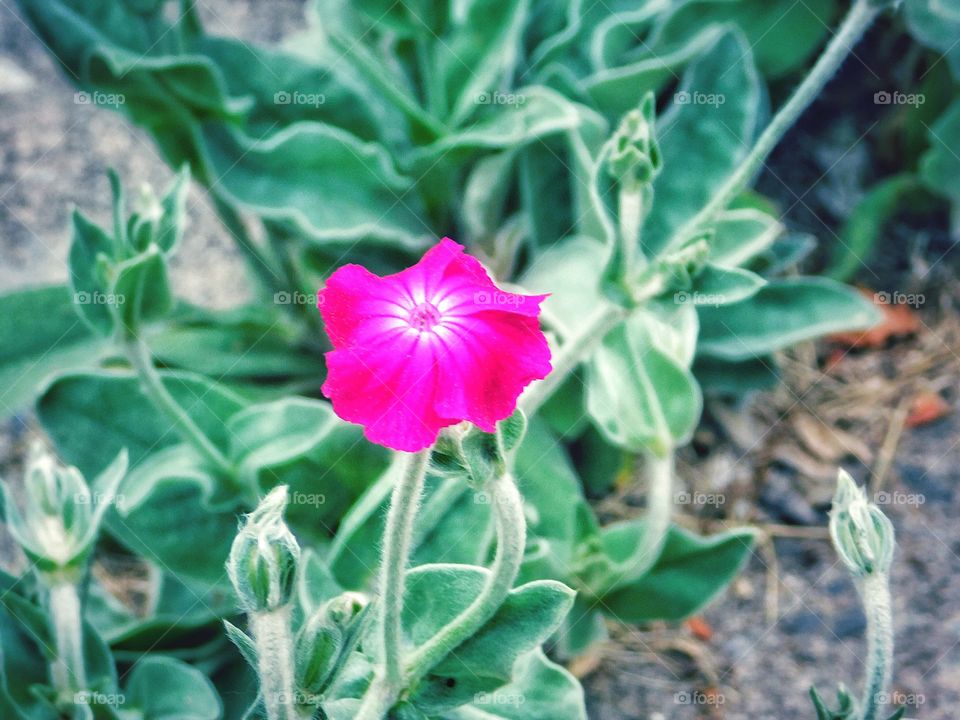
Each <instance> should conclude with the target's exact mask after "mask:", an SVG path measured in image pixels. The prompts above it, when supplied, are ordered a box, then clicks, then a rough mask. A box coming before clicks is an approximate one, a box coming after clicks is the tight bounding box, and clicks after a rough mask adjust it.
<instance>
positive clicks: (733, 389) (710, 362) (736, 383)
mask: <svg viewBox="0 0 960 720" xmlns="http://www.w3.org/2000/svg"><path fill="white" fill-rule="evenodd" d="M693 374H694V377H696V378H697V382H698V383H700V386H701V387H702V388H703V391H704V393H706V394H707V395H710V394H714V395H720V396H724V397H730V398H736V399H738V400H740V399H742V398H743V397H745V396H746V395H748V394H749V393H751V392H755V391H757V390H769V389H771V388H774V387H776V386H777V383H778V382H779V381H780V366H779V365H778V364H777V361H776V359H775V358H774V357H773V356H761V357H757V358H751V359H750V360H741V361H731V360H722V359H720V358H716V357H711V356H709V355H701V356H699V357H698V358H697V359H696V360H695V361H694V363H693Z"/></svg>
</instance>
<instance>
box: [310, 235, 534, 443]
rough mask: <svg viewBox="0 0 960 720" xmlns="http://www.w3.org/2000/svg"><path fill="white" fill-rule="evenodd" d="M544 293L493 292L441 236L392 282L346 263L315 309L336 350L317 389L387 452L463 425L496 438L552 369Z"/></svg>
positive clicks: (479, 270)
mask: <svg viewBox="0 0 960 720" xmlns="http://www.w3.org/2000/svg"><path fill="white" fill-rule="evenodd" d="M545 297H546V295H520V294H516V293H508V292H504V291H503V290H500V289H499V288H497V286H496V285H494V284H493V282H492V281H491V280H490V277H489V275H487V273H486V271H485V270H484V269H483V266H482V265H481V264H480V263H479V262H478V261H477V260H476V259H475V258H473V257H471V256H469V255H466V254H465V253H464V251H463V246H461V245H459V244H457V243H455V242H454V241H452V240H450V239H449V238H444V239H443V240H441V241H440V242H439V243H438V244H437V245H435V246H434V247H433V248H431V249H430V250H428V251H427V253H426V254H425V255H424V256H423V258H422V259H421V260H420V262H418V263H417V264H416V265H414V266H413V267H410V268H407V269H406V270H403V271H401V272H398V273H395V274H394V275H387V276H386V277H379V276H377V275H374V274H373V273H371V272H369V271H368V270H367V269H366V268H364V267H361V266H360V265H344V266H343V267H341V268H339V269H338V270H337V271H336V272H334V273H333V275H331V276H330V279H329V280H328V281H327V284H326V287H324V288H323V290H321V291H320V295H319V298H318V302H317V305H318V307H319V308H320V312H321V314H322V316H323V320H324V323H325V325H326V329H327V334H328V335H329V336H330V340H331V342H332V343H333V347H334V349H333V350H332V351H331V352H328V353H327V354H326V358H327V380H326V382H325V383H324V384H323V394H324V395H326V396H327V397H328V398H330V400H331V401H332V402H333V409H334V412H336V413H337V415H339V416H340V417H341V418H343V419H344V420H348V421H350V422H354V423H358V424H360V425H363V426H364V434H365V435H366V436H367V438H368V439H369V440H370V441H372V442H375V443H378V444H380V445H386V446H387V447H390V448H393V449H394V450H404V451H407V452H415V451H417V450H422V449H424V448H426V447H429V446H430V445H432V444H433V443H434V441H436V439H437V435H438V433H439V432H440V430H442V429H443V428H445V427H447V426H449V425H455V424H456V423H458V422H461V421H463V420H467V421H469V422H471V423H474V424H475V425H477V426H478V427H479V428H481V429H482V430H485V431H487V432H493V430H494V425H495V423H496V422H497V421H498V420H502V419H504V418H505V417H507V416H509V415H510V414H511V413H512V412H513V411H514V410H515V409H516V405H517V398H518V397H519V395H520V392H521V391H522V390H523V388H524V387H526V386H527V385H528V384H529V383H531V382H533V381H534V380H538V379H541V378H544V377H546V375H547V373H549V372H550V369H551V368H550V349H549V347H548V346H547V341H546V338H545V337H544V336H543V332H541V330H540V325H539V322H538V320H537V317H538V315H539V314H540V303H541V302H542V301H543V299H544V298H545Z"/></svg>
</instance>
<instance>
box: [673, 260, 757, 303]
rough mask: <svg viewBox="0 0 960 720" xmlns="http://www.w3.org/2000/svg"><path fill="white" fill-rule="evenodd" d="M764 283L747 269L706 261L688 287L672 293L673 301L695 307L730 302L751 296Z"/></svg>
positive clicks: (736, 301)
mask: <svg viewBox="0 0 960 720" xmlns="http://www.w3.org/2000/svg"><path fill="white" fill-rule="evenodd" d="M766 284H767V281H766V280H764V279H763V278H762V277H760V276H759V275H757V274H756V273H752V272H750V271H749V270H744V269H743V268H730V267H726V268H725V267H721V266H720V265H713V264H712V263H707V264H706V265H705V266H704V267H703V269H702V270H701V271H700V272H699V274H698V275H697V276H696V278H695V279H694V281H693V287H692V288H691V290H690V291H689V292H687V291H679V292H677V293H675V294H674V300H675V302H682V303H684V304H686V303H691V304H692V305H694V306H698V307H699V306H701V305H706V306H712V307H717V306H719V305H730V304H731V303H738V302H741V301H742V300H746V299H747V298H751V297H753V296H754V295H756V294H757V291H758V290H760V288H762V287H763V286H764V285H766Z"/></svg>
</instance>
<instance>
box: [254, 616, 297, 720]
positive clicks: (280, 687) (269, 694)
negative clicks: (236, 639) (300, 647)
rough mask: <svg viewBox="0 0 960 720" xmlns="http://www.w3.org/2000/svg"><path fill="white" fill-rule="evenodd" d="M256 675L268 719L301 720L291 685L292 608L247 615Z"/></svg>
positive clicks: (292, 678) (292, 662)
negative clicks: (255, 658)
mask: <svg viewBox="0 0 960 720" xmlns="http://www.w3.org/2000/svg"><path fill="white" fill-rule="evenodd" d="M249 617H250V632H251V634H252V635H253V642H254V645H255V646H256V649H257V674H258V675H259V677H260V694H261V696H262V697H263V707H264V710H265V712H266V716H267V720H300V718H301V712H300V709H299V707H298V703H297V696H296V684H295V682H294V677H295V675H294V659H293V634H292V630H291V626H290V622H291V607H290V606H289V605H284V606H283V607H280V608H277V609H276V610H266V611H263V612H252V613H250V616H249Z"/></svg>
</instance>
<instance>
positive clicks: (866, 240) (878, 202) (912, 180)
mask: <svg viewBox="0 0 960 720" xmlns="http://www.w3.org/2000/svg"><path fill="white" fill-rule="evenodd" d="M958 167H960V166H958ZM918 189H919V182H918V181H917V178H916V177H914V176H913V175H908V174H903V175H894V176H893V177H891V178H886V179H885V180H881V181H880V182H878V183H877V184H876V185H874V186H873V187H872V188H870V190H869V191H868V192H867V194H866V195H865V196H864V197H863V198H862V199H861V200H860V202H858V203H857V205H856V207H854V209H853V211H852V212H851V213H850V215H849V216H848V217H847V219H846V221H845V222H844V224H843V227H842V228H841V230H840V234H839V238H838V242H837V243H836V244H835V245H834V251H833V253H832V256H831V260H830V265H829V267H828V268H827V270H826V272H825V273H824V274H825V275H828V276H829V277H831V278H833V279H834V280H839V281H846V280H850V278H852V277H853V276H854V275H856V274H857V272H858V271H860V269H861V268H869V265H868V262H869V261H870V258H871V255H872V253H873V251H874V248H875V246H876V245H877V243H878V242H879V240H880V239H881V238H882V237H883V233H884V231H885V230H886V228H887V226H888V224H889V223H890V221H891V220H892V219H893V217H894V216H895V215H896V213H897V211H898V210H899V209H900V207H901V206H902V204H903V203H904V202H905V201H906V199H907V198H908V197H910V196H911V195H913V194H916V192H917V190H918ZM941 190H942V189H941Z"/></svg>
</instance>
